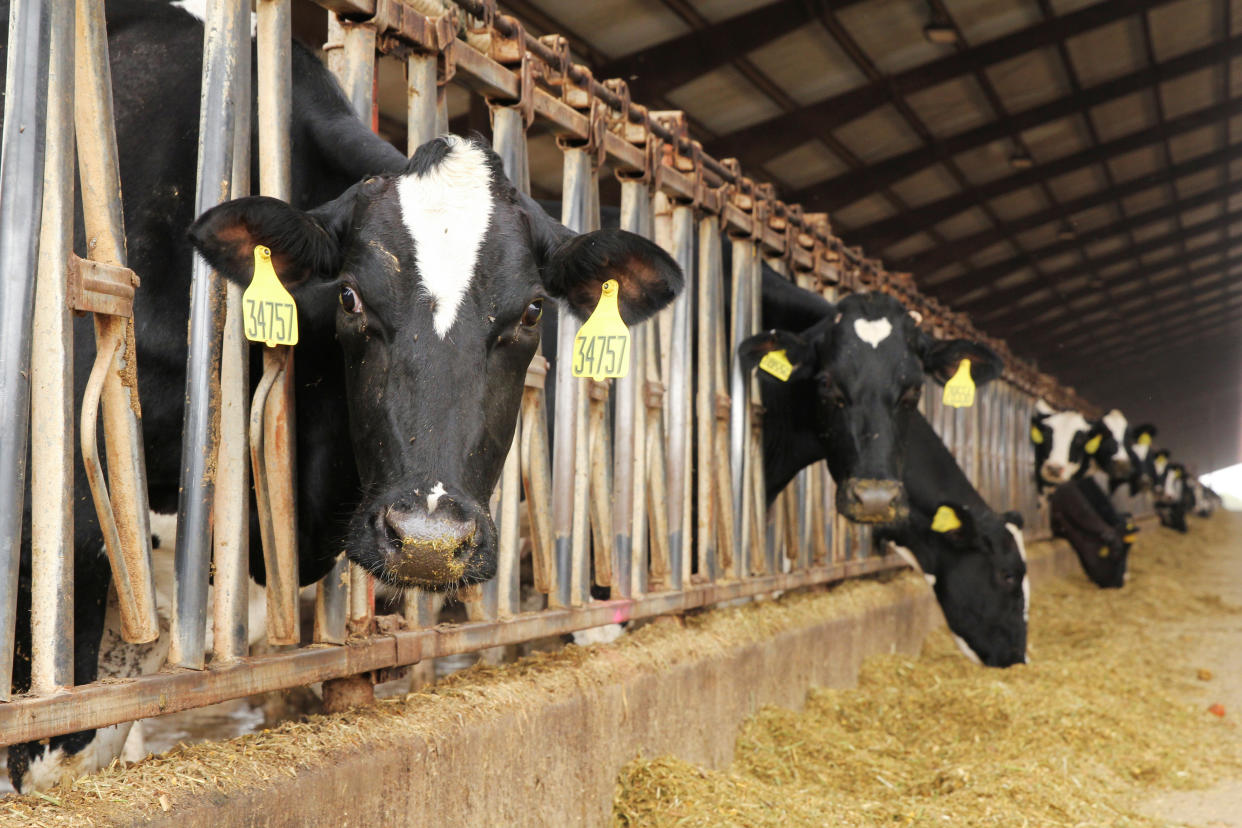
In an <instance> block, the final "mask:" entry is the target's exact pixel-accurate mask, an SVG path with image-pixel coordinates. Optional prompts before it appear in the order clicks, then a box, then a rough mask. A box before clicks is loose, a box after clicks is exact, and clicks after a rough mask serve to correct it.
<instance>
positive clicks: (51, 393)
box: [30, 3, 74, 693]
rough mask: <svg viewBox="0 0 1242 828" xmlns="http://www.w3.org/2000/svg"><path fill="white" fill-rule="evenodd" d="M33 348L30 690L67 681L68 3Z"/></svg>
mask: <svg viewBox="0 0 1242 828" xmlns="http://www.w3.org/2000/svg"><path fill="white" fill-rule="evenodd" d="M50 31H51V44H50V50H49V61H48V66H49V73H48V90H47V133H46V134H47V150H46V157H45V159H44V170H45V173H44V185H43V216H42V227H41V235H40V238H39V276H38V287H37V288H36V293H35V312H34V320H35V324H34V332H33V336H34V340H33V344H34V348H33V353H32V354H31V360H30V383H31V391H32V395H31V401H30V406H31V409H30V415H31V417H30V418H31V427H30V582H31V583H30V651H31V652H30V689H31V691H32V692H34V693H54V692H56V691H57V690H60V689H63V688H66V687H71V686H72V685H73V478H74V473H73V472H74V469H73V462H74V461H73V316H72V312H71V310H70V305H69V284H68V280H67V278H66V275H67V273H68V271H69V256H70V253H71V251H72V249H73V194H74V182H73V173H74V169H73V161H74V155H73V153H74V127H73V84H74V80H73V72H74V68H73V66H74V7H73V4H72V3H57V4H54V5H53V7H52V11H51V22H50Z"/></svg>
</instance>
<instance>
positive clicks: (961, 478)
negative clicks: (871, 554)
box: [876, 411, 1031, 667]
mask: <svg viewBox="0 0 1242 828" xmlns="http://www.w3.org/2000/svg"><path fill="white" fill-rule="evenodd" d="M905 416H907V417H908V418H909V424H908V426H907V444H906V469H905V475H904V478H903V481H904V483H905V488H906V496H907V497H908V498H909V502H910V516H909V518H908V519H907V520H905V521H904V522H902V523H900V524H898V525H896V526H894V527H885V528H883V529H880V530H877V532H876V539H877V540H878V541H881V542H883V541H891V542H892V544H893V547H894V548H895V549H896V551H897V552H898V553H899V554H900V555H901V556H902V557H903V558H905V559H906V561H907V562H908V563H909V564H910V565H911V566H913V567H914V568H915V569H917V570H919V571H921V572H922V573H923V576H924V577H925V578H926V579H927V583H928V584H929V585H930V586H931V588H932V590H933V591H934V592H935V594H936V600H937V601H938V602H939V604H940V609H941V611H942V612H943V613H944V618H945V621H946V622H947V623H948V625H949V629H950V631H951V632H952V633H953V638H954V640H955V641H956V642H957V645H958V647H959V648H960V649H961V650H962V652H963V653H964V654H965V655H966V656H967V657H968V658H970V659H971V660H972V661H974V662H976V663H979V664H984V665H987V666H989V667H1008V666H1010V665H1012V664H1021V663H1024V662H1025V661H1026V637H1027V616H1028V612H1029V608H1030V596H1031V590H1030V580H1029V578H1028V577H1027V572H1026V546H1025V544H1024V542H1023V538H1022V523H1023V521H1022V515H1021V514H1019V513H1018V512H1005V513H1004V514H997V513H996V512H994V511H993V510H992V509H991V508H990V507H989V506H988V504H987V503H985V502H984V500H983V498H982V497H981V496H980V495H979V492H978V490H976V489H975V487H974V486H972V485H971V484H970V481H969V480H968V479H967V478H966V475H965V473H964V472H963V471H962V470H961V468H960V467H959V466H958V464H957V461H956V460H954V458H953V455H952V453H950V452H949V449H948V448H947V447H946V446H945V445H944V442H943V441H942V440H941V439H940V437H939V435H937V434H936V432H935V430H933V429H932V427H931V424H929V423H928V422H927V420H926V418H924V417H923V415H922V414H921V413H919V412H918V411H911V412H909V413H907V414H906V415H905Z"/></svg>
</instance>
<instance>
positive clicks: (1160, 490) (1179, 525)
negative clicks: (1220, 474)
mask: <svg viewBox="0 0 1242 828" xmlns="http://www.w3.org/2000/svg"><path fill="white" fill-rule="evenodd" d="M1152 471H1153V472H1154V474H1155V488H1154V491H1155V495H1156V516H1157V517H1159V518H1160V525H1161V526H1164V527H1165V528H1168V529H1172V530H1173V531H1175V532H1182V533H1186V532H1188V531H1190V527H1189V526H1188V525H1187V524H1186V512H1187V510H1189V509H1191V508H1193V507H1194V494H1193V493H1191V492H1188V491H1187V488H1188V487H1187V486H1186V467H1185V466H1183V465H1182V464H1181V463H1174V462H1171V461H1170V459H1169V451H1168V450H1167V449H1163V448H1162V449H1160V450H1159V451H1157V452H1156V454H1155V456H1154V457H1153V459H1152Z"/></svg>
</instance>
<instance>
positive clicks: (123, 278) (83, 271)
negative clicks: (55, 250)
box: [66, 252, 139, 318]
mask: <svg viewBox="0 0 1242 828" xmlns="http://www.w3.org/2000/svg"><path fill="white" fill-rule="evenodd" d="M68 276H69V286H68V291H67V296H66V298H67V299H68V302H69V307H70V309H71V310H75V311H81V312H85V313H106V314H108V315H109V316H123V317H127V318H128V317H132V316H133V315H134V289H135V288H137V287H138V284H139V279H138V274H136V273H134V271H132V270H130V269H129V268H128V267H119V266H117V265H110V264H104V263H103V262H96V261H92V260H90V259H83V258H79V257H78V256H77V255H76V254H74V253H72V252H71V253H70V254H69V274H68Z"/></svg>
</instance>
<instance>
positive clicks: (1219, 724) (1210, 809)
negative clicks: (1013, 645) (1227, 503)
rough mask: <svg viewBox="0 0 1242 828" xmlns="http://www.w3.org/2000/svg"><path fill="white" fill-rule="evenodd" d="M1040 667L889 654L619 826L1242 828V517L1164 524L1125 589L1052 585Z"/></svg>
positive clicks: (672, 775)
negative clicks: (1177, 528)
mask: <svg viewBox="0 0 1242 828" xmlns="http://www.w3.org/2000/svg"><path fill="white" fill-rule="evenodd" d="M1031 655H1032V662H1031V664H1029V665H1025V666H1020V667H1016V668H1011V669H1009V670H1004V671H999V670H985V669H980V668H978V667H975V666H974V665H971V664H969V663H968V662H966V661H965V660H964V659H963V658H962V657H961V656H960V655H958V653H957V652H956V649H955V648H954V646H953V644H952V642H951V640H950V639H949V637H948V636H947V635H946V634H945V633H943V632H938V633H936V634H934V635H933V636H932V637H931V638H929V640H928V643H927V645H926V647H925V648H924V652H923V653H922V655H921V656H920V657H918V658H906V657H901V656H883V657H876V658H873V659H871V660H869V661H868V662H867V663H866V665H865V666H864V670H863V674H862V676H861V678H860V681H859V686H858V687H857V688H856V689H852V690H814V691H812V692H811V693H810V694H808V697H807V700H806V706H805V708H804V709H803V710H802V711H801V712H797V713H795V712H793V711H790V710H784V709H777V708H767V709H765V710H763V711H762V712H760V713H759V714H758V715H756V716H754V717H752V718H751V719H750V720H749V721H748V722H747V723H746V724H745V725H744V726H743V727H742V729H741V731H740V733H739V735H738V741H737V746H736V751H735V755H734V760H733V763H732V764H731V765H730V766H729V767H728V768H725V769H723V770H718V771H717V770H710V769H706V768H703V767H698V766H695V765H692V764H690V763H686V762H683V761H681V760H678V759H676V758H673V757H670V756H663V757H654V758H640V759H636V760H635V761H633V762H631V763H630V764H629V765H627V766H626V768H625V769H624V770H623V772H622V774H621V776H620V778H619V780H618V786H617V797H616V801H615V805H614V818H615V822H616V824H617V825H627V826H628V825H644V826H645V825H659V826H663V825H679V826H682V825H687V826H717V825H738V826H761V825H772V826H776V825H782V826H783V825H840V826H851V825H925V826H930V825H937V826H946V825H953V826H970V825H1004V826H1010V825H1013V826H1022V825H1030V826H1166V825H1168V826H1175V825H1187V824H1188V825H1198V826H1234V825H1237V826H1242V739H1240V738H1239V737H1240V736H1242V734H1240V733H1239V725H1238V721H1239V720H1240V719H1242V514H1231V513H1218V514H1217V515H1216V516H1215V517H1213V518H1212V519H1210V520H1208V521H1204V520H1199V519H1192V522H1191V532H1190V534H1189V535H1188V536H1180V535H1177V534H1176V533H1173V532H1170V531H1168V530H1165V529H1161V528H1158V527H1156V526H1154V525H1153V526H1151V527H1150V528H1149V529H1147V530H1146V531H1145V532H1143V534H1142V536H1141V538H1140V541H1139V543H1138V544H1136V546H1135V549H1134V550H1133V552H1132V563H1131V578H1130V581H1129V583H1128V584H1127V586H1126V587H1125V588H1124V589H1122V590H1118V591H1102V590H1099V589H1096V588H1095V587H1094V586H1092V585H1091V584H1090V583H1089V582H1088V581H1087V580H1086V579H1085V577H1082V576H1079V575H1076V576H1072V577H1069V578H1064V579H1060V580H1058V581H1055V582H1052V583H1050V584H1048V585H1047V586H1045V587H1044V588H1043V589H1040V590H1038V591H1037V592H1036V593H1035V595H1033V597H1032V606H1031ZM1213 705H1221V706H1222V707H1223V709H1222V708H1216V712H1212V710H1210V709H1209V708H1211V707H1212V706H1213ZM1217 713H1223V715H1217Z"/></svg>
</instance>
